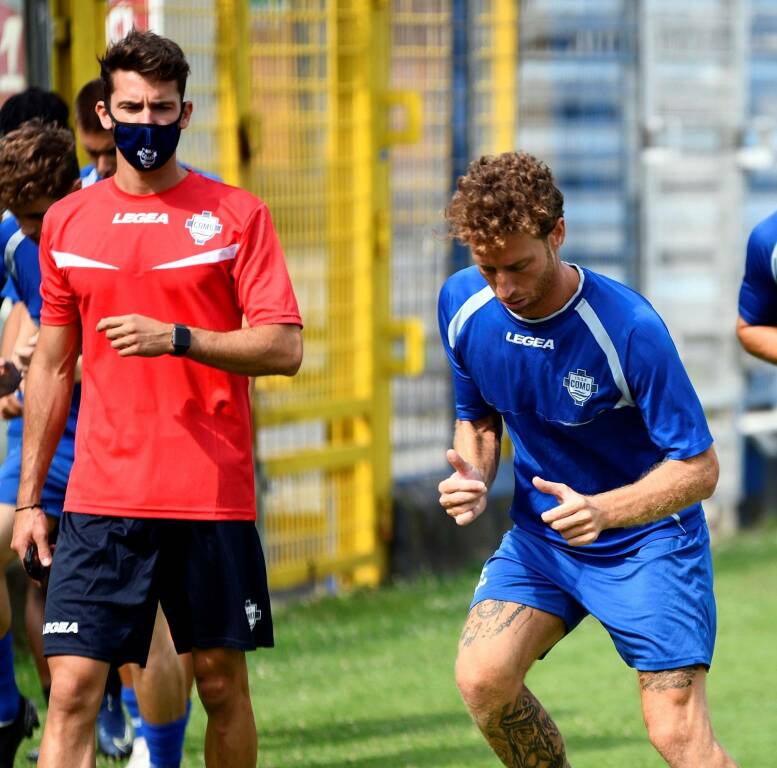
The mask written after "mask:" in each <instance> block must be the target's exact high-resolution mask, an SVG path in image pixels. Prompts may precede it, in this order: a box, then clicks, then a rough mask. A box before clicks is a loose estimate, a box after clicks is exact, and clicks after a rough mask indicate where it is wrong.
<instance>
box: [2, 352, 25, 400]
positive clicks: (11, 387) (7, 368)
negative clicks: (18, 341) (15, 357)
mask: <svg viewBox="0 0 777 768" xmlns="http://www.w3.org/2000/svg"><path fill="white" fill-rule="evenodd" d="M21 383H22V375H21V373H19V369H18V368H17V367H16V366H15V365H14V364H13V363H11V362H9V361H5V362H4V363H3V364H2V365H0V397H4V396H5V395H10V394H11V392H15V391H16V390H17V389H19V384H21Z"/></svg>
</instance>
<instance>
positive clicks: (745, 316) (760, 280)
mask: <svg viewBox="0 0 777 768" xmlns="http://www.w3.org/2000/svg"><path fill="white" fill-rule="evenodd" d="M737 338H738V339H739V343H740V344H741V345H742V347H743V348H744V349H745V350H746V351H747V352H749V353H750V354H751V355H754V356H755V357H758V358H760V359H761V360H765V361H766V362H768V363H774V364H777V212H775V213H773V214H771V216H768V217H767V218H765V219H764V220H763V221H761V222H759V223H758V224H757V225H756V226H755V227H754V228H753V231H752V232H751V233H750V237H749V239H748V241H747V260H746V263H745V276H744V278H743V279H742V286H741V287H740V289H739V318H738V319H737Z"/></svg>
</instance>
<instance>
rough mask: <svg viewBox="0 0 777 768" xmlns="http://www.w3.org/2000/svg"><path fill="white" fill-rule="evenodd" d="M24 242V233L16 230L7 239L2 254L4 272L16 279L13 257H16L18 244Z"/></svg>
mask: <svg viewBox="0 0 777 768" xmlns="http://www.w3.org/2000/svg"><path fill="white" fill-rule="evenodd" d="M22 240H24V233H23V232H22V231H21V229H17V230H16V232H14V233H13V234H12V235H11V236H10V237H9V238H8V242H7V243H6V244H5V253H4V254H3V260H4V261H5V271H6V272H7V273H8V274H9V275H11V276H12V277H13V278H14V279H16V261H15V260H14V256H15V255H16V249H17V248H18V247H19V244H20V243H21V242H22Z"/></svg>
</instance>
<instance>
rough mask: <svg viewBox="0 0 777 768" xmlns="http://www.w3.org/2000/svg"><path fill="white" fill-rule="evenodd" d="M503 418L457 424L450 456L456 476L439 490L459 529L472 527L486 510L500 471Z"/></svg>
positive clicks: (441, 502) (496, 416)
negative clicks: (460, 527) (488, 497)
mask: <svg viewBox="0 0 777 768" xmlns="http://www.w3.org/2000/svg"><path fill="white" fill-rule="evenodd" d="M501 438H502V417H501V416H499V415H498V414H492V415H490V416H487V417H486V418H484V419H479V420H477V421H461V420H458V421H457V422H456V430H455V433H454V437H453V446H454V448H453V449H452V450H449V451H448V453H447V458H448V461H449V462H450V465H451V466H452V467H453V470H454V471H453V474H451V475H450V476H449V477H447V478H446V479H445V480H443V481H442V482H441V483H440V484H439V486H438V490H439V492H440V505H441V506H442V507H443V509H445V511H446V512H447V513H448V515H450V516H451V517H452V518H454V520H455V521H456V524H457V525H469V523H471V522H472V521H473V520H475V519H476V518H477V517H479V516H480V515H481V514H482V513H483V510H485V508H486V503H487V495H488V488H489V486H490V485H491V483H492V482H493V481H494V477H495V476H496V470H497V468H498V467H499V453H500V450H501Z"/></svg>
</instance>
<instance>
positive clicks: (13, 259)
mask: <svg viewBox="0 0 777 768" xmlns="http://www.w3.org/2000/svg"><path fill="white" fill-rule="evenodd" d="M0 253H2V254H3V262H2V264H1V265H0V283H2V282H5V280H6V278H8V279H10V280H11V282H12V283H13V287H14V289H15V290H16V294H17V296H18V297H19V300H20V301H23V302H24V304H25V306H26V307H27V311H28V312H29V313H30V317H32V319H33V320H34V321H35V322H36V323H39V322H40V311H41V306H42V303H43V302H42V299H41V295H40V282H41V276H40V262H39V260H38V246H37V245H36V244H35V243H34V242H33V241H32V240H30V238H29V237H25V236H24V235H23V234H22V232H21V230H20V229H19V224H18V223H17V221H16V219H15V218H13V217H8V218H6V219H3V221H2V223H0ZM80 402H81V385H80V384H76V385H75V387H74V388H73V400H72V402H71V405H70V413H69V414H68V419H67V423H66V425H65V432H64V434H63V438H62V439H63V440H70V441H71V442H72V441H73V439H74V438H75V431H76V421H77V419H78V406H79V403H80Z"/></svg>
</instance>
